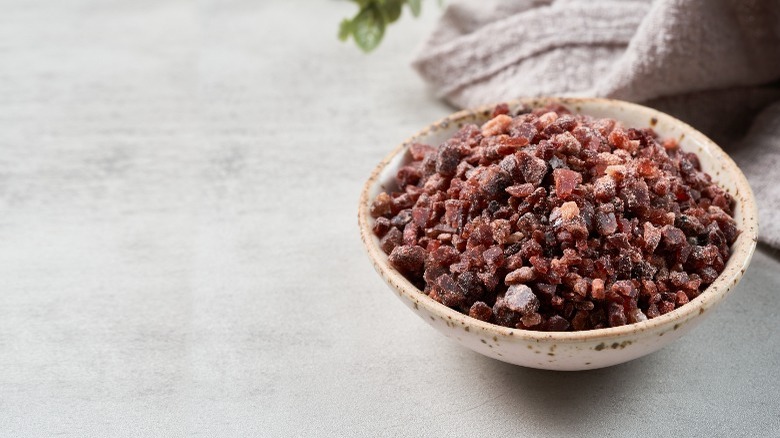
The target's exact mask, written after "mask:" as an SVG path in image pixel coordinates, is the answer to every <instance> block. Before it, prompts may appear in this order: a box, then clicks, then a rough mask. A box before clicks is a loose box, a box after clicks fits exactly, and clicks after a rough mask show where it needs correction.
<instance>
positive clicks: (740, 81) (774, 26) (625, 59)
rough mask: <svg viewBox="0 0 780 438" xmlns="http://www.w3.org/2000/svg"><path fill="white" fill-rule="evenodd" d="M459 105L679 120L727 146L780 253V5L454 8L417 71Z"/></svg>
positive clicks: (728, 1)
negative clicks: (542, 103)
mask: <svg viewBox="0 0 780 438" xmlns="http://www.w3.org/2000/svg"><path fill="white" fill-rule="evenodd" d="M413 66H414V68H415V69H416V70H417V71H418V72H419V74H420V75H421V76H422V77H423V78H424V79H425V80H426V81H428V82H429V83H430V84H431V85H432V86H433V87H434V89H435V90H436V91H437V93H438V94H439V95H440V96H441V97H443V98H444V99H446V100H447V101H449V102H450V103H452V104H454V105H456V106H459V107H472V106H477V105H481V104H486V103H491V102H499V101H503V100H508V99H511V98H513V97H519V96H542V95H565V96H597V97H610V98H615V99H622V100H628V101H634V102H640V103H643V104H644V105H647V106H651V107H654V108H657V109H659V110H661V111H664V112H667V113H669V114H672V115H674V116H676V117H678V118H680V119H682V120H684V121H686V122H688V123H690V124H691V125H693V126H695V127H696V128H697V129H699V130H701V131H702V132H704V133H705V134H707V135H709V136H710V137H712V138H713V139H714V140H715V141H716V142H718V143H719V144H720V145H721V146H723V147H724V148H725V149H726V151H727V152H729V154H730V155H731V156H732V157H733V158H734V159H735V161H737V164H739V166H740V167H741V168H742V170H743V171H744V172H745V174H746V175H747V177H748V180H749V181H750V183H751V187H752V188H753V191H754V193H755V195H756V198H757V200H758V207H759V225H760V228H761V230H760V240H761V241H763V242H764V243H767V244H769V245H771V246H774V247H776V248H780V221H778V220H776V219H775V218H774V217H773V216H775V215H776V213H777V212H780V82H779V81H778V80H779V79H780V2H779V1H777V0H746V1H742V0H658V1H654V2H649V1H636V0H625V1H619V0H593V1H590V0H558V1H551V0H547V1H544V0H541V1H540V0H515V1H510V0H482V1H454V2H452V3H451V4H450V5H449V6H448V7H447V8H446V10H445V11H444V14H443V16H442V18H441V19H440V20H439V22H438V24H437V26H436V28H435V29H434V31H433V33H432V34H431V36H430V37H429V38H428V40H427V41H425V42H424V43H423V45H422V47H421V48H420V50H419V52H418V54H417V55H416V56H415V59H414V61H413Z"/></svg>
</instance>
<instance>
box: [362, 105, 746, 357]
mask: <svg viewBox="0 0 780 438" xmlns="http://www.w3.org/2000/svg"><path fill="white" fill-rule="evenodd" d="M551 102H556V103H560V104H562V105H564V106H565V107H567V108H568V109H569V110H571V111H572V112H575V113H582V114H588V115H591V116H594V117H601V118H603V117H609V118H614V119H617V120H620V121H622V122H623V123H624V125H625V126H628V127H634V128H642V127H652V128H653V129H654V130H655V131H656V132H657V133H658V134H659V135H660V136H661V138H668V137H675V138H678V139H679V140H680V146H681V147H682V149H684V150H686V151H693V152H696V154H698V156H699V159H700V161H701V165H702V168H703V170H704V171H706V172H707V173H709V174H710V175H712V177H713V178H714V179H715V180H716V181H717V182H718V183H719V184H720V185H721V186H722V187H723V188H724V189H726V190H727V191H728V192H729V193H731V194H732V195H733V196H734V198H735V199H736V203H737V204H736V209H735V212H736V216H735V219H736V222H737V226H738V227H739V229H740V230H741V231H742V233H741V234H740V235H739V237H738V238H737V241H736V242H735V243H734V245H733V246H732V255H731V258H730V259H729V261H728V263H727V264H726V268H725V270H724V271H723V273H721V275H720V276H719V277H718V279H717V280H715V282H714V283H712V284H711V285H710V286H709V287H708V288H707V289H706V290H705V291H704V292H703V293H702V294H701V295H699V296H698V297H697V298H696V299H694V300H692V301H691V302H690V303H688V304H686V305H684V306H682V307H680V308H678V309H676V310H674V311H672V312H669V313H667V314H665V315H661V316H659V317H657V318H653V319H650V320H648V321H644V322H640V323H636V324H629V325H626V326H622V327H613V328H606V329H598V330H588V331H580V332H537V331H530V330H519V329H512V328H507V327H503V326H498V325H494V324H489V323H486V322H482V321H479V320H477V319H473V318H471V317H469V316H468V315H464V314H462V313H460V312H458V311H456V310H453V309H450V308H449V307H446V306H444V305H443V304H440V303H438V302H436V301H434V300H433V299H431V298H429V297H428V296H427V295H425V294H424V293H422V292H421V291H420V290H419V289H417V288H416V287H414V286H413V285H412V284H411V283H409V281H407V280H406V279H405V278H404V277H403V276H402V275H401V274H399V273H398V272H397V271H396V270H395V269H393V268H392V267H391V266H390V265H389V264H388V261H387V256H386V255H385V254H384V253H383V252H382V250H381V249H380V248H379V240H378V239H377V238H376V236H374V234H373V233H372V231H371V226H372V225H373V219H372V218H371V216H370V215H369V213H368V210H369V206H370V203H371V201H372V200H373V199H374V197H376V195H377V194H378V193H379V192H380V191H383V190H385V189H387V188H393V186H394V184H395V183H394V176H395V174H396V172H397V170H398V168H399V167H400V166H401V165H403V163H405V162H407V161H409V160H410V158H409V154H408V153H407V148H408V145H409V144H410V143H412V142H421V143H427V144H432V145H439V144H440V143H441V142H442V141H443V140H445V139H447V138H449V137H450V136H451V135H452V134H453V133H454V132H455V131H456V130H457V129H458V128H459V127H461V126H462V125H463V124H465V123H477V124H481V123H483V122H484V121H486V120H487V119H488V118H489V116H490V113H491V111H492V109H493V107H494V106H493V105H491V106H486V107H482V108H478V109H475V110H466V111H460V112H457V113H455V114H453V115H451V116H449V117H446V118H445V119H443V120H440V121H439V122H436V123H434V124H432V125H430V126H427V127H426V128H423V129H422V130H421V131H420V132H418V133H417V134H415V135H413V136H412V137H410V138H409V139H407V140H406V141H404V142H403V143H401V144H400V145H399V146H397V147H396V148H395V149H394V150H393V152H391V153H390V155H388V156H387V157H386V158H385V159H384V160H382V162H381V163H380V164H379V165H378V166H377V168H376V169H375V170H374V172H373V173H372V174H371V177H370V178H369V179H368V181H367V182H366V184H365V187H364V189H363V193H362V195H361V197H360V207H359V212H358V222H359V225H360V234H361V237H362V239H363V243H364V244H365V248H366V250H367V252H368V256H369V258H370V259H371V262H372V263H373V265H374V268H376V270H377V272H379V274H380V275H381V276H382V278H383V279H384V280H385V282H387V284H388V285H389V286H390V287H391V288H392V290H393V291H395V292H396V293H397V294H398V297H399V298H400V299H401V301H403V302H404V304H406V305H407V306H408V307H409V308H410V309H411V310H412V311H414V312H415V313H416V314H417V315H418V316H419V317H420V318H422V319H423V320H424V321H425V322H427V323H428V324H430V325H431V326H433V327H434V328H436V329H437V330H439V331H440V332H441V333H443V334H444V335H445V336H447V337H448V338H451V339H454V340H456V341H458V342H460V343H461V344H463V345H464V346H466V347H468V348H470V349H472V350H474V351H476V352H478V353H482V354H484V355H485V356H489V357H492V358H494V359H498V360H501V361H504V362H509V363H513V364H517V365H522V366H526V367H532V368H542V369H549V370H586V369H594V368H602V367H607V366H611V365H615V364H619V363H623V362H627V361H629V360H632V359H636V358H638V357H641V356H644V355H646V354H649V353H652V352H654V351H657V350H658V349H660V348H662V347H664V346H665V345H667V344H669V343H671V342H672V341H674V340H676V339H678V338H680V337H681V336H682V335H684V334H685V333H687V332H688V331H690V330H691V329H692V328H693V327H694V326H696V325H697V324H698V323H699V322H700V321H701V320H702V319H703V318H704V316H706V315H707V314H709V313H710V312H711V311H712V310H713V308H714V307H715V306H716V305H717V304H718V303H719V302H720V301H721V300H722V299H723V298H724V297H725V296H726V295H727V294H728V293H729V292H730V291H731V290H732V289H733V288H734V286H735V285H736V284H737V282H739V280H740V279H741V278H742V275H743V274H744V273H745V269H746V268H747V266H748V263H749V262H750V259H751V257H752V256H753V251H754V250H755V247H756V238H757V234H758V223H757V211H756V202H755V200H754V198H753V193H752V191H751V190H750V186H749V185H748V183H747V180H746V179H745V176H744V175H743V174H742V172H741V171H740V170H739V168H737V166H736V164H734V161H732V160H731V158H729V156H728V155H726V153H725V152H723V150H721V149H720V148H719V147H718V146H717V145H716V144H715V143H713V142H712V140H710V139H709V138H707V137H706V136H704V135H703V134H702V133H700V132H698V131H696V130H695V129H693V128H692V127H690V126H688V125H687V124H685V123H683V122H681V121H679V120H677V119H675V118H673V117H671V116H669V115H667V114H664V113H661V112H658V111H656V110H653V109H650V108H647V107H644V106H640V105H636V104H632V103H627V102H621V101H617V100H607V99H587V98H586V99H573V98H572V99H567V98H539V99H519V100H515V101H511V102H508V103H509V106H510V108H512V109H513V110H514V109H515V108H517V107H518V106H520V105H525V106H530V107H532V108H537V107H541V106H544V105H546V104H549V103H551Z"/></svg>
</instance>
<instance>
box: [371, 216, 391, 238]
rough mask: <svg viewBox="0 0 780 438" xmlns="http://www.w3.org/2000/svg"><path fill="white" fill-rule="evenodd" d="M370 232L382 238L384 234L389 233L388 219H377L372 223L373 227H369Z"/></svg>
mask: <svg viewBox="0 0 780 438" xmlns="http://www.w3.org/2000/svg"><path fill="white" fill-rule="evenodd" d="M371 231H373V232H374V234H376V235H377V236H378V237H383V236H384V235H385V234H387V232H388V231H390V219H388V218H386V217H378V218H376V220H375V221H374V226H373V227H371Z"/></svg>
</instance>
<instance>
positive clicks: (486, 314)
mask: <svg viewBox="0 0 780 438" xmlns="http://www.w3.org/2000/svg"><path fill="white" fill-rule="evenodd" d="M469 316H470V317H472V318H474V319H478V320H480V321H485V322H490V319H491V318H492V317H493V309H491V308H490V306H488V305H487V304H485V303H484V302H482V301H477V302H476V303H474V304H472V305H471V308H470V309H469Z"/></svg>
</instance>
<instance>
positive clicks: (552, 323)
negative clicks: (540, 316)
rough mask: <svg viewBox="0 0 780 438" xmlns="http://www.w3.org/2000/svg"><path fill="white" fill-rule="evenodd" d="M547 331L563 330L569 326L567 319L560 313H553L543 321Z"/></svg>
mask: <svg viewBox="0 0 780 438" xmlns="http://www.w3.org/2000/svg"><path fill="white" fill-rule="evenodd" d="M545 326H546V327H545V329H546V330H547V331H548V332H563V331H566V330H567V329H568V328H569V321H567V320H566V319H565V318H563V317H562V316H560V315H553V316H551V317H550V319H548V320H547V322H546V323H545Z"/></svg>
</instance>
